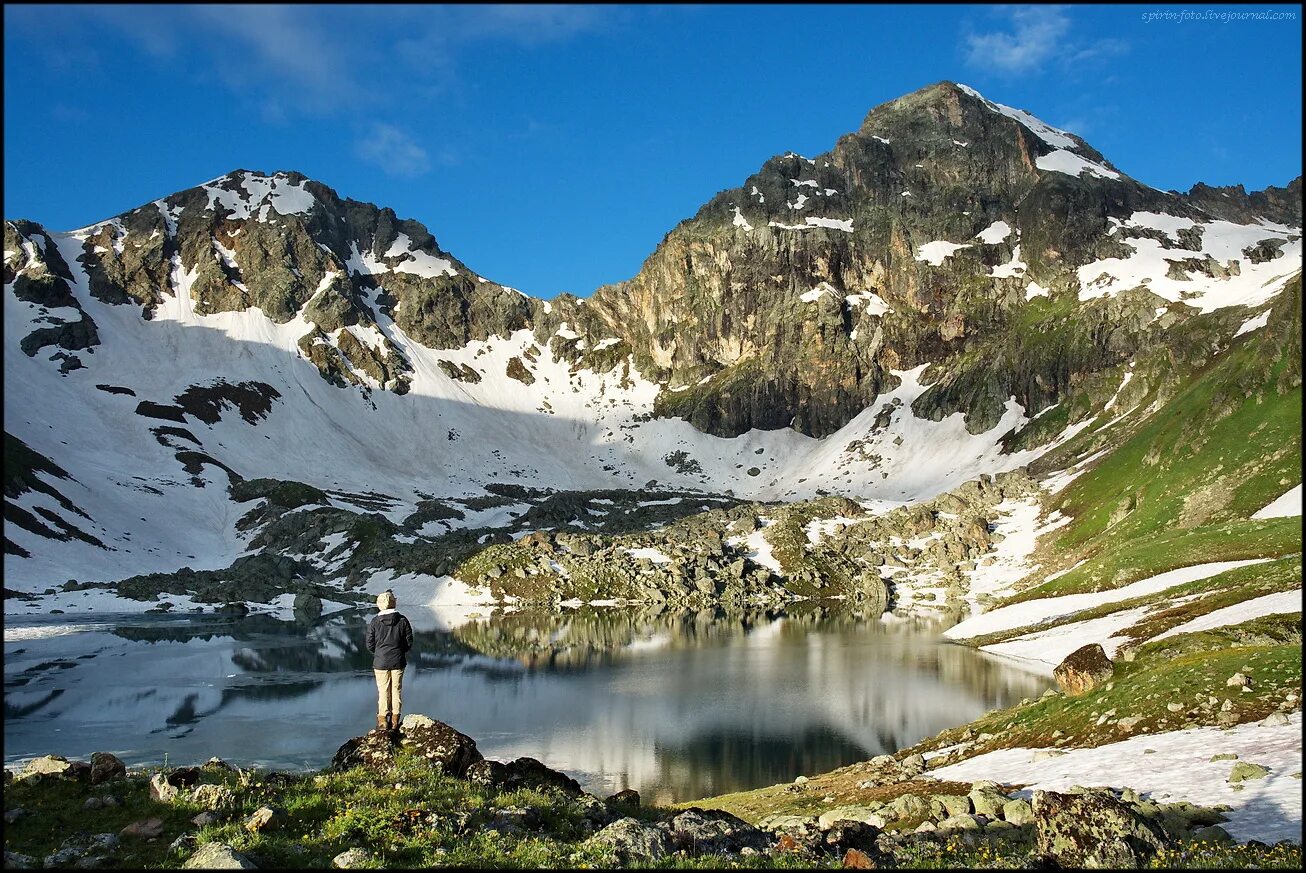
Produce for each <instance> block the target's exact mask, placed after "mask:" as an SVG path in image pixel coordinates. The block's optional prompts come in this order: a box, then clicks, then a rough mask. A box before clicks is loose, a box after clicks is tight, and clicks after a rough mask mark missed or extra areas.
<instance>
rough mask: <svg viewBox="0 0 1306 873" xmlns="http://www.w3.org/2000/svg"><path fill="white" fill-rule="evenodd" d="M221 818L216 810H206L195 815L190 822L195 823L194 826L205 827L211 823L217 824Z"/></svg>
mask: <svg viewBox="0 0 1306 873" xmlns="http://www.w3.org/2000/svg"><path fill="white" fill-rule="evenodd" d="M221 820H222V817H221V816H219V815H218V814H217V813H216V812H211V811H208V810H206V811H204V812H201V813H200V814H199V815H197V816H195V817H194V818H193V819H191V820H190V823H191V824H193V825H195V827H197V828H206V827H208V826H209V825H211V824H217V823H218V822H220V821H221Z"/></svg>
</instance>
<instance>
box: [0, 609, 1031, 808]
mask: <svg viewBox="0 0 1306 873" xmlns="http://www.w3.org/2000/svg"><path fill="white" fill-rule="evenodd" d="M408 614H409V616H410V618H411V619H412V620H413V624H414V628H415V637H416V643H415V648H416V657H415V658H413V663H412V665H411V666H410V668H409V674H408V677H407V679H406V681H405V693H404V701H405V707H406V709H407V711H409V712H424V713H427V714H430V715H432V716H434V717H437V718H441V719H443V720H445V721H448V722H450V723H451V724H453V725H454V726H455V727H457V728H458V729H460V730H462V731H464V732H466V733H468V734H470V735H471V736H473V737H475V738H476V740H477V742H478V744H479V745H480V747H481V749H482V751H484V752H485V754H486V755H487V756H490V757H499V758H507V757H514V756H517V755H530V756H532V757H536V758H540V759H541V760H544V761H545V762H547V763H549V764H550V765H551V766H555V767H558V768H560V769H563V770H567V771H569V772H571V773H573V774H574V775H576V776H577V777H578V778H579V779H580V780H581V781H582V783H584V784H585V785H586V787H588V788H589V789H591V790H594V791H596V792H607V791H615V790H617V789H619V788H625V787H633V788H637V789H639V790H640V791H641V792H643V793H645V794H646V795H649V796H651V797H655V798H658V799H661V800H669V799H676V800H684V799H689V798H692V797H699V796H704V795H708V794H716V793H721V792H725V791H735V790H741V789H744V788H750V787H756V786H759V785H769V784H773V783H775V782H780V781H788V780H791V779H792V778H793V777H794V776H795V775H798V774H800V773H809V774H810V773H815V772H820V771H823V770H828V769H832V768H834V767H838V766H841V765H843V764H847V763H851V762H853V761H858V760H863V759H865V758H868V757H870V756H872V755H877V754H881V753H883V752H887V751H892V750H894V749H896V748H900V747H903V746H906V745H910V744H911V743H914V742H915V741H917V740H919V739H921V738H922V737H925V736H929V735H932V734H934V733H936V732H938V731H939V730H941V729H943V728H945V727H949V726H952V725H955V724H958V723H960V722H964V721H968V720H970V719H972V718H974V717H976V716H978V715H980V714H981V713H983V712H984V711H986V710H988V709H991V708H993V707H995V706H1005V705H1009V704H1011V703H1014V702H1015V701H1016V700H1018V699H1019V698H1021V697H1025V696H1034V695H1037V694H1039V693H1041V692H1042V690H1043V689H1044V688H1045V687H1046V686H1047V680H1046V679H1044V678H1042V677H1039V676H1036V675H1032V674H1026V673H1022V672H1019V671H1017V670H1014V669H1013V668H1012V667H1011V666H1009V665H1007V664H1005V663H1002V662H998V661H996V660H994V659H991V658H988V657H986V656H984V655H981V654H979V653H977V652H974V651H972V650H969V649H966V648H963V647H960V646H956V645H952V644H949V643H947V642H944V641H942V640H940V638H939V631H940V630H941V629H942V628H941V627H939V626H933V625H930V624H929V623H927V622H923V621H919V620H917V621H898V622H892V621H880V620H878V619H873V618H868V617H866V616H861V615H858V614H857V613H856V612H852V611H848V610H845V609H842V608H837V607H832V606H830V605H825V606H822V605H806V606H804V607H803V608H801V609H794V610H789V611H787V612H779V611H774V610H756V611H753V612H746V613H738V612H735V613H727V612H724V611H720V610H701V611H697V612H674V613H673V612H666V611H659V610H657V609H593V608H583V609H578V610H571V611H564V612H562V613H508V614H503V613H496V614H492V615H489V616H485V617H483V618H480V619H476V620H473V621H470V622H468V623H465V624H462V625H460V626H458V627H455V628H453V629H452V630H450V629H447V627H446V625H445V624H444V623H443V622H442V620H441V617H440V616H437V615H435V614H433V613H427V612H425V611H422V610H408ZM365 619H366V615H365V614H360V613H348V614H338V615H335V616H329V617H327V618H324V619H322V620H320V621H318V622H315V623H309V622H302V621H300V622H296V621H282V620H278V619H276V618H273V617H270V616H262V615H253V616H247V617H235V616H223V617H216V616H203V617H178V616H172V617H167V618H166V619H165V618H160V617H153V616H134V617H131V618H129V619H128V618H120V619H119V620H118V621H117V622H113V621H104V620H101V621H98V622H94V623H91V624H90V626H89V627H88V628H86V629H81V630H80V632H78V633H72V634H66V635H59V636H45V637H42V636H39V634H40V633H41V630H39V629H34V628H36V627H38V626H33V625H30V624H29V625H25V626H24V628H23V629H20V632H19V634H18V635H20V636H22V637H24V638H23V639H22V641H21V644H19V643H14V644H9V643H7V644H6V657H5V754H6V759H7V760H14V759H17V758H23V757H29V756H32V755H36V754H46V753H57V754H65V755H70V756H82V757H84V756H87V755H89V754H90V753H91V752H92V751H97V750H101V749H104V750H108V751H114V752H117V753H119V754H120V755H122V756H123V757H124V758H125V759H126V760H128V761H129V763H147V762H158V761H161V760H162V759H163V756H164V754H165V753H166V754H167V755H168V756H169V760H170V761H172V762H176V763H185V762H190V761H201V760H203V759H206V758H208V757H209V756H210V755H219V756H221V757H224V758H227V759H229V760H232V761H236V762H241V763H246V764H261V765H265V766H275V767H320V766H323V765H324V764H325V763H326V761H327V760H328V759H329V757H330V755H331V753H332V752H333V751H334V750H335V748H336V746H337V745H339V744H340V743H341V742H343V741H344V740H345V739H347V738H348V737H349V736H353V735H356V734H357V733H359V732H360V731H362V730H363V729H365V728H366V727H367V726H368V723H369V721H370V720H371V717H372V708H373V705H374V699H375V698H374V694H375V686H374V684H373V680H372V676H371V656H370V654H369V653H368V652H367V651H366V649H365V648H364V647H363V645H362V637H363V623H364V621H365ZM6 633H7V634H8V633H9V631H8V630H7V631H6Z"/></svg>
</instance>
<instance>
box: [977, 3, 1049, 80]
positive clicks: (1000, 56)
mask: <svg viewBox="0 0 1306 873" xmlns="http://www.w3.org/2000/svg"><path fill="white" fill-rule="evenodd" d="M1009 15H1010V18H1011V30H1010V31H994V32H992V33H975V34H970V35H969V36H967V37H966V48H967V56H966V60H967V61H969V62H970V63H972V64H974V65H975V66H979V67H990V68H994V69H996V70H998V71H1001V72H1007V73H1020V72H1025V71H1028V70H1032V69H1034V68H1036V67H1039V66H1041V65H1042V64H1043V62H1044V61H1046V60H1047V59H1048V58H1050V57H1052V56H1053V55H1054V54H1055V53H1056V52H1057V50H1058V49H1059V48H1060V46H1061V41H1062V38H1063V37H1064V36H1065V35H1066V33H1067V32H1068V31H1069V30H1070V17H1069V16H1068V15H1066V13H1065V10H1064V9H1061V8H1058V7H1055V6H1031V7H1026V8H1021V9H1013V10H1011V11H1010V13H1009Z"/></svg>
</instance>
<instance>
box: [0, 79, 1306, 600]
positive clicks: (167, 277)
mask: <svg viewBox="0 0 1306 873" xmlns="http://www.w3.org/2000/svg"><path fill="white" fill-rule="evenodd" d="M1294 184H1296V185H1297V190H1298V191H1299V187H1300V183H1299V182H1297V183H1294ZM1289 190H1290V191H1291V190H1292V189H1291V188H1290V189H1289ZM1195 191H1196V189H1195ZM1196 193H1199V194H1200V195H1201V196H1196V195H1195V193H1194V192H1190V194H1189V195H1181V194H1178V193H1175V192H1162V191H1157V190H1155V189H1152V188H1150V187H1148V186H1147V185H1145V184H1142V183H1140V182H1137V181H1134V180H1132V179H1130V178H1129V177H1128V176H1126V175H1125V174H1124V173H1123V172H1122V171H1120V170H1119V169H1118V168H1116V167H1114V166H1113V165H1111V164H1110V163H1109V162H1108V161H1107V160H1106V158H1104V157H1103V156H1102V155H1101V154H1099V153H1098V152H1096V151H1095V150H1093V149H1092V148H1091V147H1090V146H1088V145H1087V144H1086V143H1084V142H1083V141H1082V140H1081V139H1079V138H1078V137H1075V136H1073V135H1072V134H1068V133H1066V132H1064V131H1059V130H1057V129H1055V128H1052V127H1050V126H1049V125H1046V124H1045V123H1043V122H1041V121H1039V120H1038V119H1036V118H1034V117H1033V116H1031V115H1028V114H1027V113H1024V112H1021V111H1020V110H1016V109H1012V108H1010V107H1007V106H1003V105H1001V104H997V103H993V102H992V101H989V100H987V99H985V98H983V97H982V96H980V95H979V94H978V93H976V92H974V91H973V90H972V89H969V88H967V87H965V86H960V85H953V84H951V83H941V84H939V85H935V86H931V87H930V88H926V89H923V90H922V91H918V92H916V93H914V94H911V95H907V96H906V97H903V98H900V99H899V100H896V101H893V102H891V103H888V104H885V105H884V106H880V107H877V108H876V109H874V110H872V111H871V113H870V114H869V115H868V116H867V118H866V121H865V123H864V124H863V125H862V127H861V129H859V130H858V131H856V132H855V133H852V134H849V135H847V136H845V137H842V138H841V139H840V140H839V142H838V143H837V144H836V146H835V147H834V149H833V150H831V151H830V152H828V153H826V154H823V155H818V156H816V157H814V158H805V157H802V156H799V155H795V154H792V153H788V154H785V155H781V156H778V157H776V158H772V159H771V160H769V161H768V162H767V163H766V164H765V165H764V166H763V167H762V168H761V169H760V170H759V172H758V173H756V174H754V175H753V176H751V177H749V179H747V180H745V181H744V184H743V185H742V186H741V187H739V188H735V189H732V190H729V191H724V192H722V193H720V194H718V195H717V196H716V197H714V198H713V199H712V200H710V201H709V202H708V203H707V204H706V205H705V206H704V207H703V208H702V209H701V210H700V211H699V212H698V214H697V215H696V216H695V217H693V218H692V219H689V220H687V221H685V222H682V223H681V224H680V225H679V226H677V227H676V228H675V229H673V230H672V231H671V232H670V233H669V234H668V236H667V237H666V239H665V240H664V241H663V242H662V244H661V245H659V246H658V248H657V250H656V251H655V252H654V253H653V254H652V255H650V257H649V259H648V260H647V261H646V262H645V264H644V265H643V267H642V268H641V269H640V271H639V272H638V273H637V274H636V275H635V276H634V277H633V278H632V279H630V280H628V281H627V282H623V283H619V284H617V285H614V286H607V287H604V288H600V289H598V290H597V291H596V292H595V293H594V295H593V296H592V297H590V298H587V299H577V298H574V297H570V296H565V295H564V296H563V297H561V298H558V299H557V300H554V301H544V300H537V299H534V298H530V297H528V296H526V295H523V294H522V293H520V292H518V291H516V290H515V289H512V288H508V287H505V286H503V285H500V284H497V283H495V282H493V281H490V280H488V279H486V278H484V277H482V276H481V275H479V274H478V273H477V272H475V271H474V270H473V269H472V268H471V267H469V266H467V265H466V264H464V263H462V262H461V261H460V260H458V259H457V258H456V257H454V256H453V255H452V254H450V253H448V252H445V251H444V250H442V249H441V248H440V247H439V245H438V244H437V243H436V241H435V239H434V237H433V236H432V235H431V233H430V232H429V231H428V230H427V229H426V228H425V227H423V226H422V225H420V224H419V223H417V222H416V221H412V220H401V219H399V218H398V217H397V216H395V214H394V213H393V212H392V211H391V210H388V209H384V208H378V207H376V206H373V205H371V204H367V203H360V202H357V201H353V200H349V199H343V198H341V197H339V196H338V195H337V194H336V192H334V191H333V190H331V189H330V188H328V187H327V186H326V185H323V184H321V183H319V182H316V181H313V180H309V179H306V178H305V177H303V176H301V175H299V174H296V173H288V172H280V173H274V174H272V175H265V174H262V173H256V172H251V171H245V170H238V171H235V172H233V173H230V174H227V175H225V176H222V177H220V178H218V179H215V180H212V181H210V182H208V183H205V184H204V185H201V186H198V187H196V188H191V189H188V190H186V191H182V192H179V193H176V194H173V195H170V196H168V197H164V198H162V199H159V200H156V201H153V202H151V203H148V204H145V205H143V206H141V207H139V208H137V209H134V210H131V211H129V212H125V213H123V214H121V215H119V216H116V217H114V218H111V219H108V220H106V221H103V222H99V223H97V224H94V225H90V226H88V227H86V228H82V229H78V230H73V231H68V232H54V231H51V230H47V229H46V228H44V227H42V226H41V225H39V224H36V223H34V222H31V221H24V220H12V221H6V223H5V255H4V270H5V327H4V331H5V337H4V343H5V387H6V389H7V390H6V392H5V433H6V445H5V454H6V460H5V466H6V477H5V478H6V487H5V496H6V515H5V519H6V522H5V528H6V530H5V539H6V555H5V570H6V580H7V581H6V586H7V589H9V590H11V591H17V592H40V591H43V590H45V589H48V588H50V587H52V586H56V585H59V584H61V583H65V582H66V581H67V580H76V582H77V583H79V584H86V583H97V584H98V583H113V582H115V581H117V580H121V579H124V578H127V577H130V576H136V575H138V574H147V573H166V574H174V573H176V571H179V570H182V569H183V568H189V569H190V570H200V571H204V570H222V569H223V568H227V567H229V566H232V565H233V564H234V563H236V562H238V561H240V560H241V559H248V558H249V557H250V556H252V555H258V554H268V555H272V556H276V557H278V558H282V559H286V560H287V561H288V562H289V563H288V564H284V565H283V567H288V568H289V569H288V570H287V571H286V580H287V581H289V580H291V579H293V578H294V577H295V576H296V575H299V574H300V572H301V571H302V570H304V568H305V566H306V565H305V564H304V562H306V561H307V562H308V565H311V566H312V567H314V568H316V570H317V571H318V572H322V573H325V574H326V575H328V576H330V574H331V573H332V572H335V571H341V574H342V575H343V573H344V571H343V570H342V569H341V568H342V567H344V566H345V564H346V563H347V559H348V557H349V554H350V551H349V550H350V548H352V545H351V544H350V543H346V542H345V540H346V539H350V538H351V537H352V538H353V539H357V536H356V535H355V534H354V533H349V534H348V535H346V531H345V527H340V525H339V524H337V528H338V529H332V530H330V531H327V530H326V529H320V530H319V529H314V530H313V531H312V537H308V536H307V535H306V534H305V535H302V536H301V535H299V534H297V535H296V536H297V537H298V538H292V539H294V545H293V548H292V547H291V544H290V543H291V540H290V539H287V538H285V537H282V538H281V539H277V538H275V537H271V536H270V535H269V534H268V530H269V528H270V527H271V525H272V523H273V522H274V521H275V522H277V523H278V524H281V525H283V527H284V525H285V524H286V523H287V522H286V519H287V518H288V517H289V516H290V515H291V514H292V513H294V512H296V511H299V512H301V513H302V514H303V515H305V516H308V515H309V514H310V513H312V512H316V511H317V510H320V509H327V508H330V509H333V510H335V511H336V516H333V517H335V518H337V521H338V517H339V516H341V515H345V516H350V517H358V518H372V517H373V516H372V514H373V513H378V514H379V515H380V516H381V517H382V518H381V520H380V521H375V522H373V523H375V524H377V525H380V528H379V529H380V530H381V536H382V537H384V538H385V539H386V541H387V542H389V543H392V544H393V546H394V549H396V550H397V552H396V554H398V553H399V552H403V554H404V555H407V554H408V552H411V551H413V550H414V549H417V550H421V567H420V568H419V567H417V566H412V567H408V566H406V565H405V561H408V560H409V558H407V557H404V558H402V559H401V558H398V557H396V558H394V560H393V561H391V562H390V563H388V564H386V563H381V564H376V565H374V566H373V567H372V568H371V569H382V568H386V569H388V570H390V571H392V572H393V573H395V574H399V573H401V572H404V571H405V570H409V571H415V570H418V569H423V570H425V571H427V572H431V573H434V569H433V568H441V567H443V568H444V569H443V570H442V571H441V573H440V574H437V575H443V573H447V572H449V568H450V566H451V564H450V563H449V561H444V562H443V563H441V559H439V558H431V555H440V554H444V553H445V552H448V549H452V548H453V547H452V546H449V543H450V542H453V540H450V539H449V538H450V537H453V538H454V539H455V540H457V546H458V548H457V549H455V550H454V551H453V552H448V553H449V554H455V553H456V555H457V556H458V559H459V560H462V559H463V558H465V557H466V554H467V552H468V549H471V548H474V547H477V546H480V545H483V544H486V543H489V542H492V541H494V539H495V536H494V534H493V533H492V532H491V531H493V529H495V528H499V527H503V526H505V525H506V524H507V523H508V522H510V521H513V520H514V519H517V518H521V517H525V516H527V515H529V514H530V513H531V512H532V511H533V510H538V509H539V501H540V498H541V495H542V494H543V493H544V492H543V490H542V489H556V490H558V491H564V492H589V495H588V497H587V498H586V499H585V503H586V505H592V504H590V503H589V501H598V502H603V501H606V502H607V503H609V504H611V503H612V502H613V500H614V498H612V497H611V496H608V495H607V494H606V492H608V491H614V490H634V491H641V492H642V494H639V495H636V504H645V505H656V504H659V503H661V504H668V503H680V504H683V505H684V506H685V508H686V510H689V509H700V508H702V509H706V508H709V507H710V506H711V505H717V504H714V503H713V502H712V501H711V500H708V497H709V496H724V497H728V498H731V499H733V500H760V501H794V500H802V499H808V498H812V497H816V496H818V495H821V494H839V495H847V496H849V497H854V498H857V499H860V500H862V501H885V502H888V505H895V504H899V503H907V502H913V501H920V500H925V499H928V498H931V497H934V496H935V495H938V494H940V493H942V492H945V491H949V490H951V489H954V488H956V487H958V486H960V485H962V484H963V483H965V482H967V481H969V480H971V479H974V478H975V477H976V476H978V475H980V474H982V473H988V474H994V473H999V472H1002V471H1007V470H1014V469H1016V468H1019V467H1023V466H1026V465H1028V464H1030V463H1031V462H1034V461H1035V460H1036V459H1038V458H1040V457H1043V456H1046V455H1047V454H1048V453H1049V452H1052V451H1054V450H1056V449H1057V448H1058V447H1060V446H1063V445H1065V444H1066V442H1067V441H1068V440H1071V439H1072V438H1074V437H1075V436H1076V435H1078V434H1080V433H1081V432H1082V431H1084V429H1085V428H1086V427H1088V426H1089V425H1090V424H1091V423H1093V422H1094V421H1097V419H1098V416H1099V415H1101V414H1102V413H1104V412H1106V411H1109V410H1111V409H1113V408H1116V409H1118V410H1126V409H1130V407H1131V406H1132V405H1133V404H1134V400H1135V399H1136V398H1142V397H1144V396H1147V395H1148V394H1149V392H1153V391H1155V390H1156V389H1157V388H1158V385H1159V384H1160V381H1161V377H1160V376H1155V377H1153V376H1149V375H1148V374H1147V373H1144V372H1143V371H1142V370H1135V369H1134V367H1133V362H1134V361H1135V359H1136V356H1137V355H1139V354H1140V353H1142V352H1144V351H1150V350H1155V349H1157V348H1159V347H1161V348H1164V347H1166V346H1167V343H1173V344H1174V345H1175V358H1176V360H1178V361H1180V362H1181V363H1182V366H1184V367H1190V368H1198V367H1200V366H1202V361H1203V360H1205V359H1208V358H1209V357H1211V356H1212V355H1215V354H1217V353H1219V352H1220V351H1221V350H1223V349H1225V348H1228V347H1229V346H1230V344H1231V343H1234V342H1235V341H1236V340H1237V338H1238V337H1239V336H1243V335H1245V334H1247V333H1249V332H1252V331H1255V330H1257V329H1258V328H1259V327H1262V326H1264V325H1265V324H1266V319H1268V318H1269V313H1270V310H1269V306H1270V305H1272V304H1273V302H1274V301H1275V300H1276V297H1277V295H1279V294H1280V292H1281V291H1282V290H1283V289H1284V288H1285V286H1286V284H1287V283H1288V282H1289V280H1290V279H1291V278H1292V277H1293V276H1295V275H1299V274H1300V270H1301V231H1300V224H1301V220H1300V199H1299V198H1298V200H1297V202H1296V206H1297V210H1296V213H1295V214H1292V210H1291V207H1290V205H1289V206H1285V197H1283V196H1280V195H1278V194H1274V195H1273V196H1271V195H1265V196H1260V197H1259V198H1258V196H1257V195H1251V196H1250V197H1249V196H1247V195H1245V194H1243V195H1242V199H1241V200H1239V202H1238V203H1237V204H1236V208H1235V207H1229V209H1227V210H1224V211H1220V210H1218V209H1215V208H1213V207H1212V206H1211V205H1210V201H1211V199H1212V198H1214V197H1218V196H1220V195H1221V192H1220V191H1219V190H1218V189H1205V188H1204V189H1203V190H1202V191H1200V192H1196ZM1225 199H1235V198H1225ZM1287 201H1288V202H1289V203H1290V202H1291V198H1290V197H1288V198H1287ZM1258 209H1262V210H1263V211H1261V212H1257V210H1258ZM1284 222H1290V223H1284ZM1298 287H1299V286H1298ZM1297 293H1300V292H1299V291H1298V292H1297ZM1201 319H1206V320H1205V321H1202V320H1201ZM1258 320H1259V321H1258ZM1185 325H1187V326H1188V327H1185ZM1192 325H1201V326H1203V328H1202V330H1203V331H1205V332H1202V333H1201V334H1200V335H1201V343H1194V341H1193V339H1192V337H1193V336H1194V335H1195V331H1196V328H1193V327H1192ZM1199 345H1200V347H1201V348H1200V349H1199V350H1197V351H1194V349H1195V348H1196V347H1197V346H1199ZM1131 411H1132V410H1131ZM1122 414H1124V415H1127V414H1129V413H1128V412H1124V413H1122ZM1099 423H1100V422H1099ZM241 483H244V484H243V485H242V484H241ZM251 483H253V484H251ZM487 485H490V486H492V487H491V488H490V489H488V491H489V493H487V489H486V486H487ZM242 489H243V490H242ZM297 489H298V490H297ZM292 492H293V493H292ZM598 492H603V494H599V493H598ZM654 492H657V493H654ZM258 498H262V502H259V503H254V502H251V501H253V500H255V499H258ZM702 501H707V502H702ZM727 502H729V501H727ZM271 508H276V509H277V510H278V512H277V513H275V514H274V513H272V512H271ZM260 513H262V514H261V515H260ZM564 516H565V517H561V518H556V519H552V521H551V522H550V523H545V522H541V523H539V524H537V525H535V526H536V527H557V526H568V525H570V526H571V527H572V528H573V529H580V530H586V529H602V526H601V525H600V524H598V523H597V522H595V521H594V518H595V517H596V516H595V515H594V513H592V512H590V511H589V509H584V508H582V509H581V510H578V511H576V512H575V513H572V514H571V515H567V514H566V513H564ZM351 523H352V522H351ZM332 524H336V522H332ZM346 527H347V525H346ZM278 529H279V530H280V529H281V528H278ZM348 529H349V531H353V530H354V528H348ZM468 532H474V534H475V536H474V538H473V540H472V541H471V542H470V544H469V543H468V542H467V541H466V536H468V535H469V534H468ZM459 536H462V537H463V539H460V540H459V539H457V538H458V537H459ZM260 538H261V539H260ZM312 543H315V544H316V545H314V546H312V547H309V546H308V545H306V544H312ZM409 547H411V548H409ZM405 549H408V551H404V550H405ZM442 550H444V551H443V552H442ZM323 554H326V555H328V556H330V555H338V556H339V557H338V560H337V559H333V561H323V560H320V557H321V555H323ZM360 560H362V559H360ZM413 560H414V561H415V560H417V559H413ZM450 560H452V559H450ZM332 563H335V564H336V565H337V566H336V567H335V569H334V570H332V569H330V567H329V566H328V565H330V564H332ZM366 569H369V568H368V567H359V566H350V568H349V572H350V573H351V574H353V576H352V578H354V579H358V578H361V577H359V576H358V575H357V571H359V570H366ZM182 588H183V589H184V588H185V586H184V585H182Z"/></svg>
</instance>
